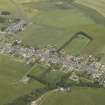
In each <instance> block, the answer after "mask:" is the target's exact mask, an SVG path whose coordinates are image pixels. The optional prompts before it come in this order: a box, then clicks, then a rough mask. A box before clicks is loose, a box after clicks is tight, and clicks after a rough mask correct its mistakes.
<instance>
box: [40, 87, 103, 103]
mask: <svg viewBox="0 0 105 105" xmlns="http://www.w3.org/2000/svg"><path fill="white" fill-rule="evenodd" d="M104 97H105V89H101V88H100V89H97V88H93V89H92V88H77V87H72V89H71V92H68V93H65V92H53V93H51V94H50V93H48V94H46V95H45V97H44V98H43V99H42V100H41V102H39V103H41V104H40V105H104V104H105V99H104Z"/></svg>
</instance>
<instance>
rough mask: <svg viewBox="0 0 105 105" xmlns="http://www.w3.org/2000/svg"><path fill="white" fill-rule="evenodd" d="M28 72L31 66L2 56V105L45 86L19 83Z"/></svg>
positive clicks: (0, 60) (0, 79) (0, 89)
mask: <svg viewBox="0 0 105 105" xmlns="http://www.w3.org/2000/svg"><path fill="white" fill-rule="evenodd" d="M28 70H30V67H29V66H26V65H25V64H23V63H19V62H16V61H14V60H13V58H11V57H8V56H3V55H0V105H3V104H6V103H8V102H11V101H12V100H14V99H16V98H18V97H19V96H23V95H25V94H28V93H30V92H31V91H32V90H33V89H35V88H40V87H43V86H44V85H43V84H41V83H39V82H38V81H31V82H30V83H28V84H23V83H21V82H19V81H20V80H21V79H22V77H23V75H24V74H25V73H26V72H27V71H28Z"/></svg>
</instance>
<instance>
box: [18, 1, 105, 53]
mask: <svg viewBox="0 0 105 105" xmlns="http://www.w3.org/2000/svg"><path fill="white" fill-rule="evenodd" d="M58 1H59V0H58ZM58 1H56V0H54V1H51V0H44V1H42V0H40V1H39V2H34V1H33V2H28V3H22V6H23V7H25V8H31V9H33V10H34V9H35V10H37V11H39V12H38V14H36V12H32V14H33V15H32V17H31V21H32V25H30V26H29V27H27V30H25V31H24V32H22V33H19V37H18V38H20V39H22V40H23V42H24V43H25V44H28V45H31V46H34V47H40V48H42V47H45V46H47V45H48V44H51V45H56V46H57V47H58V48H59V47H60V46H62V44H64V43H65V42H66V41H67V40H68V39H69V38H71V36H72V35H73V34H75V33H76V32H79V31H84V32H86V33H87V34H88V35H90V36H91V37H92V38H93V39H94V40H93V42H92V43H90V44H89V45H88V46H85V45H86V44H87V41H86V43H85V41H83V40H81V39H78V40H77V41H75V43H74V42H73V43H71V44H70V45H68V46H67V47H66V48H65V50H66V51H67V52H68V53H70V54H78V53H79V54H80V53H84V54H97V53H103V52H102V50H103V48H104V41H105V40H104V39H105V35H104V34H105V30H104V28H105V26H104V24H102V23H104V22H102V18H103V17H102V16H100V17H99V16H98V13H97V12H95V11H94V10H92V9H91V14H89V10H88V9H85V7H83V8H82V9H81V8H79V6H76V5H73V4H71V3H70V6H71V7H70V8H67V9H64V8H61V7H59V6H56V5H55V4H56V3H57V2H58ZM64 2H66V1H64ZM68 4H69V2H68ZM92 13H93V14H92ZM95 16H96V17H95ZM97 16H98V17H97ZM101 17H102V18H101ZM97 18H98V19H97ZM82 44H84V46H82Z"/></svg>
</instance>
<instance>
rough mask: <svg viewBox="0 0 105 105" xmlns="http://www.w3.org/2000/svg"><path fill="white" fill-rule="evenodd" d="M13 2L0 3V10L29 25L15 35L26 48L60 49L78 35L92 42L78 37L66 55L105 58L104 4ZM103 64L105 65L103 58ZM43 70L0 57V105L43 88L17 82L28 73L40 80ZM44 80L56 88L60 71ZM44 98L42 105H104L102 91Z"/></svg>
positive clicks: (100, 1)
mask: <svg viewBox="0 0 105 105" xmlns="http://www.w3.org/2000/svg"><path fill="white" fill-rule="evenodd" d="M14 1H15V4H14V2H12V0H0V10H1V11H2V10H6V11H9V12H11V13H12V14H13V16H14V17H21V18H22V19H25V20H26V21H27V22H29V23H31V24H29V25H28V26H27V28H26V29H25V30H24V31H22V32H19V33H18V34H16V35H14V37H15V38H16V39H20V40H22V41H23V43H24V44H25V45H30V46H33V47H39V48H43V47H46V46H48V45H49V44H50V45H53V46H56V47H57V48H60V47H61V46H62V45H63V44H65V42H67V41H68V40H69V39H70V38H72V36H73V35H75V33H77V32H80V31H81V32H84V33H86V34H87V35H89V36H91V37H92V38H93V40H92V41H91V42H90V43H89V40H88V39H87V38H85V37H77V38H75V39H74V40H73V41H72V42H70V43H69V44H68V45H67V46H66V47H65V48H64V49H65V51H66V52H67V53H69V54H73V55H81V54H82V55H83V54H84V55H88V54H93V55H100V54H104V55H105V18H104V16H105V10H104V9H105V6H104V5H105V1H104V0H88V1H87V0H76V2H73V3H72V2H71V0H62V2H60V0H14ZM16 5H17V6H16ZM85 6H86V7H85ZM92 8H93V9H92ZM96 10H97V11H98V12H99V13H98V12H97V11H96ZM101 14H102V15H101ZM0 27H1V24H0ZM0 37H1V36H0ZM102 61H103V62H104V63H105V57H103V59H102ZM46 69H47V67H45V66H44V67H43V65H38V66H34V67H33V68H31V67H30V66H28V65H25V64H24V63H22V62H20V61H19V60H17V59H16V58H14V57H9V56H6V55H0V105H3V104H6V103H9V102H11V101H12V100H15V99H17V98H18V97H20V96H23V95H25V94H29V93H30V92H31V91H32V90H33V89H36V88H40V87H44V86H45V85H43V84H41V83H40V82H38V81H36V80H34V81H33V80H32V81H30V82H29V83H28V84H23V83H22V82H20V80H21V79H22V77H23V76H24V75H25V74H26V72H27V71H29V70H32V72H30V74H29V75H31V76H35V77H38V78H41V79H43V77H42V76H43V74H45V73H46ZM44 76H45V77H44V80H46V81H47V82H48V83H49V84H50V85H55V83H57V82H59V81H60V80H61V78H62V76H64V75H63V73H62V72H60V71H56V72H54V71H50V72H48V73H46V74H45V75H44ZM45 98H46V99H45V100H44V101H43V100H42V104H41V105H105V99H104V98H105V89H102V88H99V89H98V88H97V89H96V88H79V87H78V88H77V87H74V88H72V91H71V92H69V93H63V92H57V93H56V94H55V93H52V94H48V96H46V97H45ZM70 103H71V104H70Z"/></svg>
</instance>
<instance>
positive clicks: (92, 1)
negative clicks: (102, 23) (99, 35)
mask: <svg viewBox="0 0 105 105" xmlns="http://www.w3.org/2000/svg"><path fill="white" fill-rule="evenodd" d="M76 2H77V3H80V4H83V5H85V6H88V7H89V8H93V9H96V10H97V11H98V12H99V13H101V14H102V15H103V16H105V0H88V1H87V0H76Z"/></svg>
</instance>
